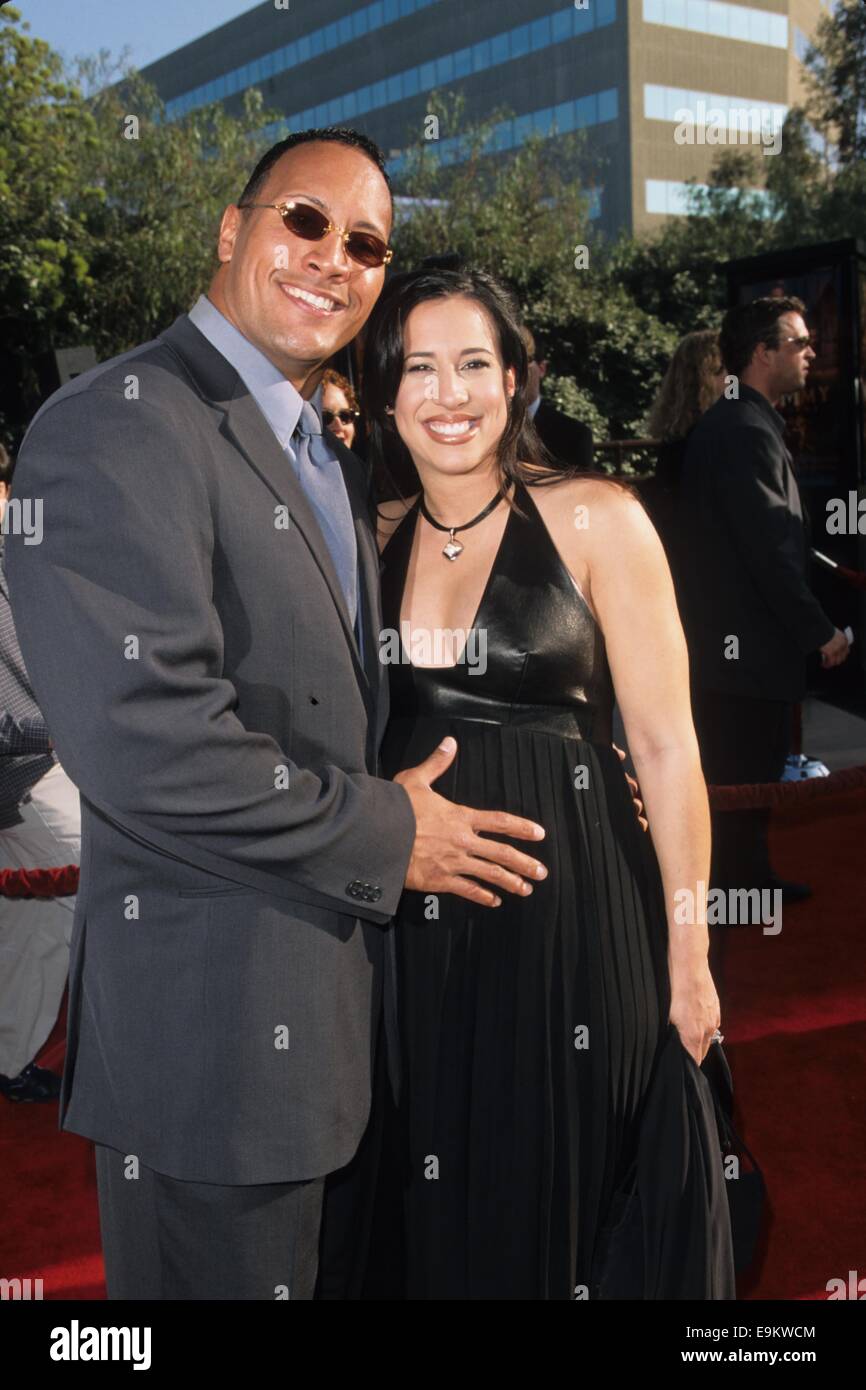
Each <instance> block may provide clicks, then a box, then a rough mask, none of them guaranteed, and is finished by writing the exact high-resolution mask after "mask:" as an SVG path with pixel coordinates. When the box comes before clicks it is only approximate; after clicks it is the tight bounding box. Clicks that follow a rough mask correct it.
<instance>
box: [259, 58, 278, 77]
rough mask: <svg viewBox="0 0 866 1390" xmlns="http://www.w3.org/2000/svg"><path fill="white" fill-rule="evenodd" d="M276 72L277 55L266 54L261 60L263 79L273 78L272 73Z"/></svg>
mask: <svg viewBox="0 0 866 1390" xmlns="http://www.w3.org/2000/svg"><path fill="white" fill-rule="evenodd" d="M276 70H277V55H276V53H266V54H265V56H264V58H263V59H262V76H263V77H273V75H274V73H275V72H276Z"/></svg>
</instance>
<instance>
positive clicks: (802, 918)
mask: <svg viewBox="0 0 866 1390" xmlns="http://www.w3.org/2000/svg"><path fill="white" fill-rule="evenodd" d="M771 843H772V848H773V859H774V864H775V867H776V870H777V872H778V873H780V874H781V875H782V876H783V877H785V878H791V879H801V878H802V879H807V880H808V881H809V882H810V883H811V885H812V887H813V889H814V897H813V898H811V899H810V900H809V901H808V902H805V903H801V904H796V905H793V906H790V907H786V908H785V911H784V915H783V922H782V930H781V932H780V933H779V934H778V936H764V935H763V934H762V933H761V930H760V928H755V927H739V928H738V927H733V928H727V930H728V931H729V932H730V933H731V935H730V937H729V938H728V942H727V955H726V961H725V978H724V981H723V982H722V984H721V987H720V991H719V992H720V994H721V997H722V1032H723V1033H724V1035H725V1044H724V1047H725V1052H726V1054H727V1056H728V1060H729V1062H730V1065H731V1071H732V1073H733V1078H734V1087H735V1092H736V1100H737V1119H738V1122H739V1123H738V1127H739V1129H740V1132H741V1133H742V1134H743V1137H744V1138H745V1140H746V1142H747V1144H748V1145H749V1147H750V1148H751V1149H752V1151H753V1153H754V1154H755V1156H756V1158H757V1159H758V1161H759V1163H760V1164H761V1166H762V1168H763V1170H764V1175H765V1178H766V1180H767V1186H768V1190H769V1201H770V1207H771V1212H770V1217H769V1220H768V1223H767V1229H766V1231H765V1235H764V1240H763V1244H762V1249H761V1251H760V1253H759V1255H758V1257H757V1259H756V1261H755V1265H754V1267H753V1269H752V1270H751V1271H750V1272H749V1275H748V1277H746V1278H744V1279H741V1281H740V1288H739V1294H740V1297H741V1298H748V1299H807V1300H809V1299H813V1300H817V1299H826V1298H827V1281H828V1280H829V1279H832V1278H842V1279H844V1280H846V1281H847V1279H848V1272H849V1270H857V1271H858V1275H859V1277H861V1278H862V1277H863V1276H864V1275H866V1065H864V1062H866V910H864V907H863V887H862V863H863V860H862V858H861V856H863V854H864V846H866V795H864V793H863V791H862V790H853V791H849V792H847V793H840V794H839V795H838V796H832V797H827V798H826V799H822V800H821V801H820V802H817V803H813V804H811V805H808V806H806V807H804V808H803V809H802V810H797V809H792V808H791V807H790V806H786V807H785V808H784V809H782V810H779V811H777V812H774V818H773V824H772V831H771ZM721 930H724V929H721ZM64 1013H65V1011H64ZM63 1035H64V1029H63V1019H62V1018H61V1020H58V1025H57V1027H56V1028H55V1030H54V1032H53V1034H52V1036H51V1038H50V1039H49V1041H48V1043H47V1044H46V1046H45V1048H44V1049H43V1051H42V1054H41V1055H40V1058H39V1060H40V1062H41V1063H42V1065H45V1066H50V1067H52V1068H53V1069H55V1070H59V1068H60V1065H61V1061H62V1057H63ZM56 1125H57V1107H56V1105H12V1104H10V1103H9V1102H8V1101H5V1100H2V1099H0V1177H2V1183H3V1192H4V1199H5V1200H4V1211H5V1221H4V1224H3V1228H2V1232H0V1275H2V1276H5V1277H6V1278H11V1277H13V1276H15V1275H18V1276H20V1277H27V1276H29V1277H31V1278H42V1279H43V1281H44V1297H45V1298H46V1299H49V1298H54V1299H64V1298H85V1299H87V1298H90V1299H97V1298H104V1297H105V1288H104V1284H103V1277H102V1259H101V1256H100V1244H99V1223H98V1216H97V1207H96V1183H95V1177H94V1169H93V1153H92V1146H91V1145H90V1144H89V1142H88V1141H86V1140H84V1139H79V1138H78V1137H77V1136H75V1135H70V1134H60V1133H59V1131H58V1130H57V1128H56Z"/></svg>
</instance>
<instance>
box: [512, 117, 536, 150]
mask: <svg viewBox="0 0 866 1390" xmlns="http://www.w3.org/2000/svg"><path fill="white" fill-rule="evenodd" d="M512 124H513V126H514V143H515V144H516V145H522V144H523V142H524V140H525V139H526V137H527V135H531V134H532V116H531V115H530V116H515V118H514V121H513V122H512Z"/></svg>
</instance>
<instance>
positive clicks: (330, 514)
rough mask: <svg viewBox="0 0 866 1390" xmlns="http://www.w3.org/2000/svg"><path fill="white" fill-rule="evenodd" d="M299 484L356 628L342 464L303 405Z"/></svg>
mask: <svg viewBox="0 0 866 1390" xmlns="http://www.w3.org/2000/svg"><path fill="white" fill-rule="evenodd" d="M292 452H293V454H294V462H295V471H296V473H297V475H298V481H299V482H300V484H301V487H302V488H303V489H304V492H305V493H306V494H307V499H308V501H309V503H310V505H311V507H312V508H313V511H314V512H315V514H316V519H317V520H318V523H319V526H320V527H321V529H322V535H323V536H324V537H325V541H326V542H327V546H328V549H329V550H330V552H331V558H332V560H333V561H334V568H335V569H336V571H337V575H338V578H339V580H340V584H341V585H342V588H343V593H344V594H345V596H346V606H347V608H348V610H349V616H350V618H351V620H352V624H353V626H355V627H357V615H358V548H357V541H356V539H355V523H354V520H353V517H352V509H351V507H350V505H349V496H348V493H347V492H346V482H345V479H344V478H343V470H342V469H341V467H340V463H339V460H338V459H336V458H335V457H334V456H333V454H331V451H330V450H329V449H328V447H327V444H326V442H325V440H324V439H323V438H322V425H321V422H320V420H319V417H318V415H317V414H316V409H315V406H312V405H311V404H310V402H309V401H305V402H304V407H303V409H302V411H301V418H300V419H299V420H298V423H297V425H296V426H295V433H294V434H293V435H292Z"/></svg>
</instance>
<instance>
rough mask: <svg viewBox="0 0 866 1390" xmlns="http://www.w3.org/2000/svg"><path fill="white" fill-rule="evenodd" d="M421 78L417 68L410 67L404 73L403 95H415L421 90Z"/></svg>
mask: <svg viewBox="0 0 866 1390" xmlns="http://www.w3.org/2000/svg"><path fill="white" fill-rule="evenodd" d="M420 88H421V78H420V75H419V72H418V69H417V68H409V69H408V71H406V72H404V73H403V96H404V97H413V96H415V94H416V92H418V91H420Z"/></svg>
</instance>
